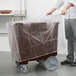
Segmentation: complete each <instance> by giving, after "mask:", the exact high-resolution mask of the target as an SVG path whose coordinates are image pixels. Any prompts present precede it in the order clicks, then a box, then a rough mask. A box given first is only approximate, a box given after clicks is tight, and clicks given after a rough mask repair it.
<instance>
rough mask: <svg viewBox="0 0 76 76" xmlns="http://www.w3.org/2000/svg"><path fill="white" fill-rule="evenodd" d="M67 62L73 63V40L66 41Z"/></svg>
mask: <svg viewBox="0 0 76 76" xmlns="http://www.w3.org/2000/svg"><path fill="white" fill-rule="evenodd" d="M67 61H68V62H73V61H74V43H73V40H68V55H67Z"/></svg>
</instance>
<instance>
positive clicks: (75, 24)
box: [47, 0, 76, 66]
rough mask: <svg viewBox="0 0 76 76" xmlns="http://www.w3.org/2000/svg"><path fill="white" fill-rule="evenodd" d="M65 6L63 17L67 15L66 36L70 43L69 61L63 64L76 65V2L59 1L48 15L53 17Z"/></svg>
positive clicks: (74, 0)
mask: <svg viewBox="0 0 76 76" xmlns="http://www.w3.org/2000/svg"><path fill="white" fill-rule="evenodd" d="M63 4H64V8H63V10H62V12H61V15H65V35H66V39H67V42H68V55H67V59H66V60H64V61H62V62H61V64H62V65H65V64H71V65H72V66H74V65H76V62H74V51H75V52H76V0H58V1H57V3H56V5H55V6H54V8H53V9H52V10H51V11H49V12H48V13H47V15H51V14H52V13H53V12H54V11H55V10H56V9H59V8H60V7H61V6H62V5H63Z"/></svg>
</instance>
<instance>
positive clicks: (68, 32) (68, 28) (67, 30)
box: [61, 20, 74, 65]
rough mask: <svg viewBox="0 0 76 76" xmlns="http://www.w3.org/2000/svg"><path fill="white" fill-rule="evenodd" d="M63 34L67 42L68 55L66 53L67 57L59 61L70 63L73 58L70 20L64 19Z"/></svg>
mask: <svg viewBox="0 0 76 76" xmlns="http://www.w3.org/2000/svg"><path fill="white" fill-rule="evenodd" d="M65 36H66V39H67V41H68V44H67V45H68V55H67V59H66V60H65V61H63V62H61V64H62V65H65V64H71V63H72V62H73V60H74V44H73V39H74V35H73V30H72V27H71V22H70V20H65Z"/></svg>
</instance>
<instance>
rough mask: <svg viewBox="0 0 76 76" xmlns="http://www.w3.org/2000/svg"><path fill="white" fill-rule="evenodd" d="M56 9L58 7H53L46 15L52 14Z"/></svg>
mask: <svg viewBox="0 0 76 76" xmlns="http://www.w3.org/2000/svg"><path fill="white" fill-rule="evenodd" d="M55 10H56V8H53V9H52V10H51V11H49V12H47V14H46V15H51V14H52V13H53V12H54V11H55Z"/></svg>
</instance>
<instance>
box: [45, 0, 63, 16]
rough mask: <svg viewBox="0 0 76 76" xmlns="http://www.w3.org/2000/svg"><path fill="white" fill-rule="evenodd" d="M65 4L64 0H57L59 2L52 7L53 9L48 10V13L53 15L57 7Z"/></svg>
mask: <svg viewBox="0 0 76 76" xmlns="http://www.w3.org/2000/svg"><path fill="white" fill-rule="evenodd" d="M63 4H64V3H63V0H57V3H56V4H55V6H54V7H53V8H52V10H51V11H49V12H47V14H46V15H51V14H52V13H53V12H54V11H55V10H56V9H59V8H60V7H61V6H62V5H63Z"/></svg>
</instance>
